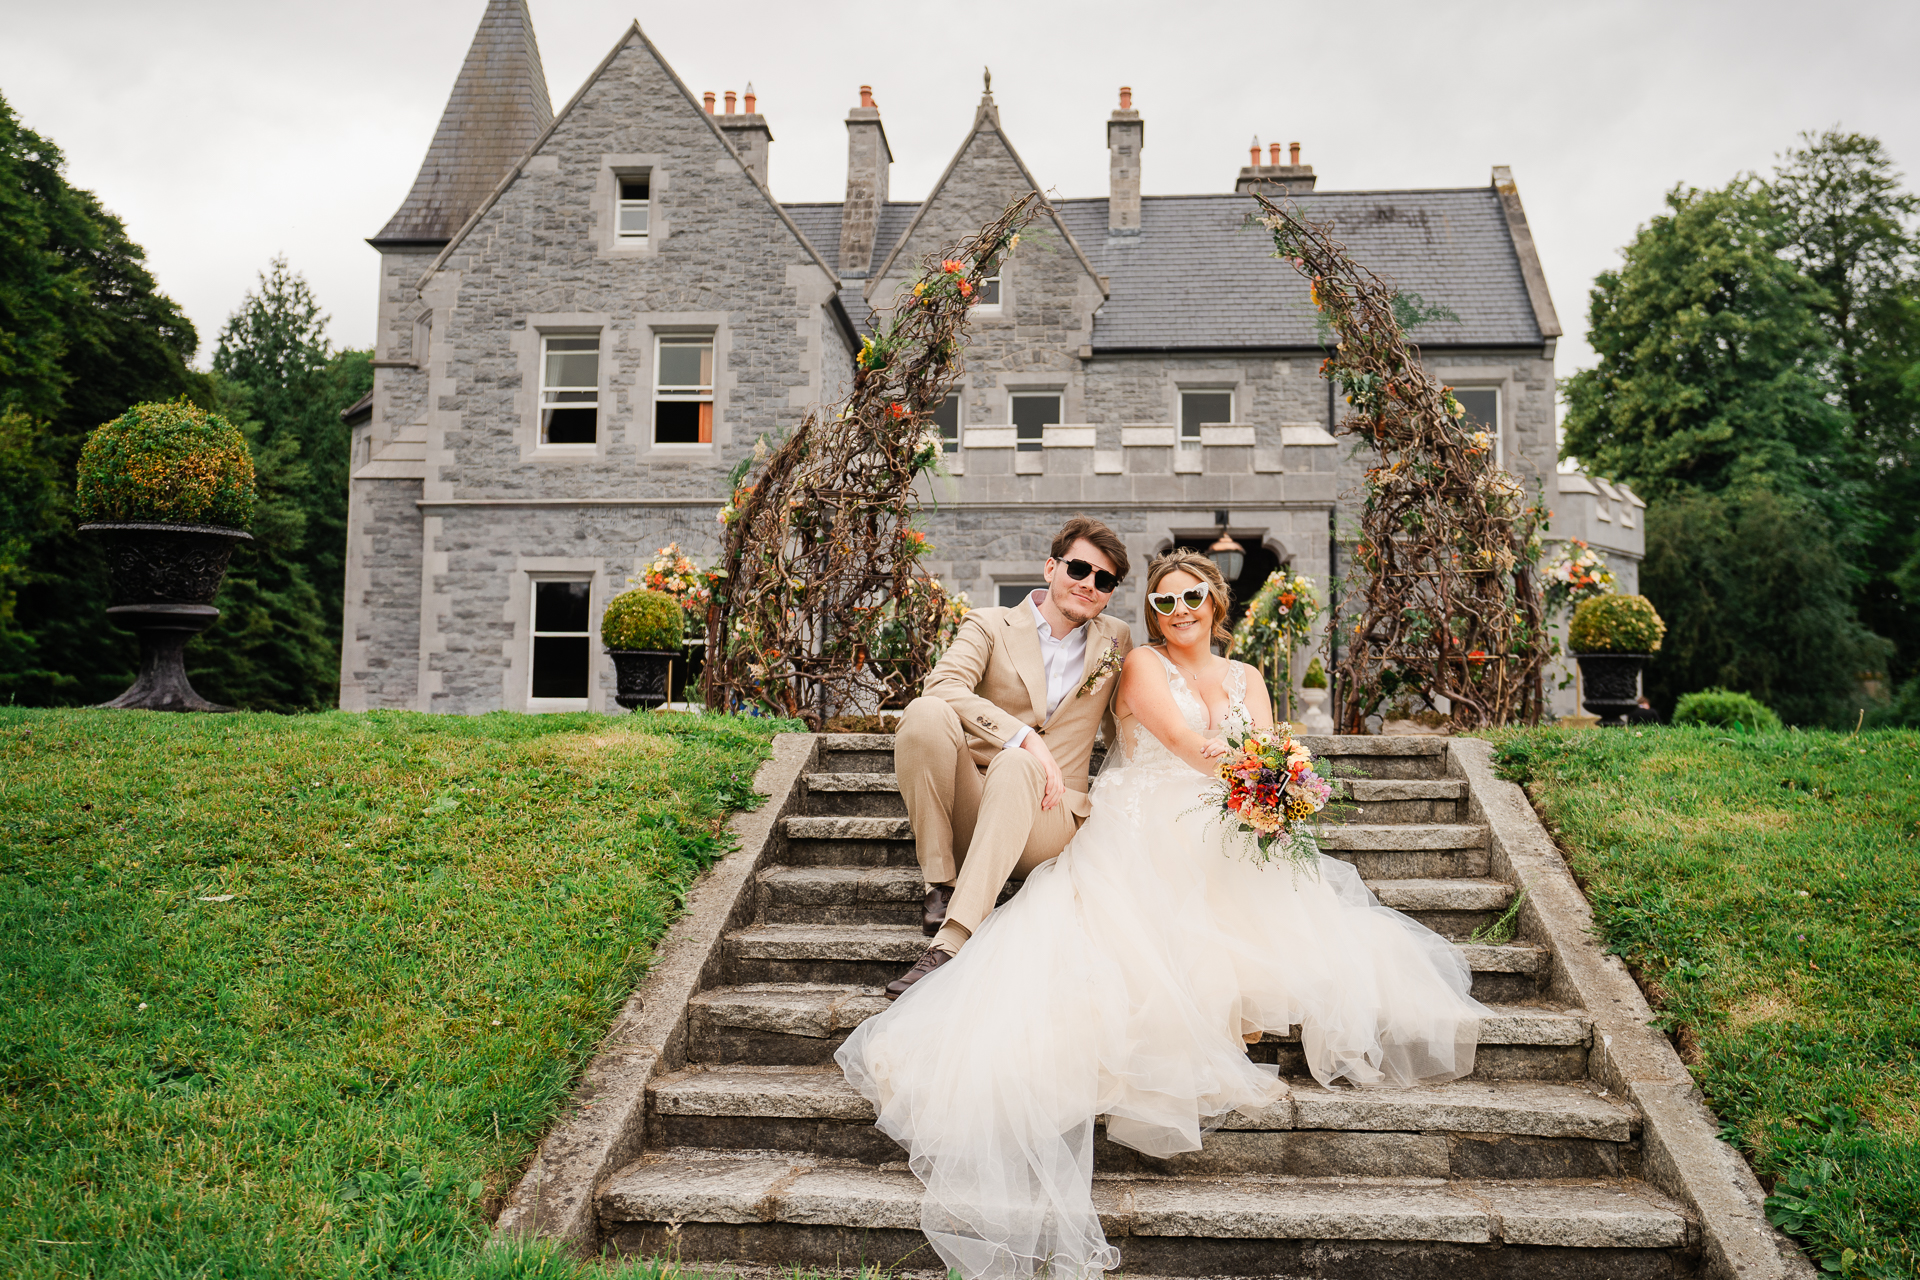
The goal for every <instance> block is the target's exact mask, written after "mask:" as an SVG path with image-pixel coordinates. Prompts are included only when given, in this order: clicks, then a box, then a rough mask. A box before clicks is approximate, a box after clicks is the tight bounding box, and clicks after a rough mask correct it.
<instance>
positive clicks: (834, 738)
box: [820, 733, 893, 773]
mask: <svg viewBox="0 0 1920 1280" xmlns="http://www.w3.org/2000/svg"><path fill="white" fill-rule="evenodd" d="M820 758H821V763H822V764H823V765H824V766H825V767H826V770H827V771H828V772H830V773H892V772H893V735H892V734H890V733H829V734H827V735H825V736H824V737H822V738H821V740H820Z"/></svg>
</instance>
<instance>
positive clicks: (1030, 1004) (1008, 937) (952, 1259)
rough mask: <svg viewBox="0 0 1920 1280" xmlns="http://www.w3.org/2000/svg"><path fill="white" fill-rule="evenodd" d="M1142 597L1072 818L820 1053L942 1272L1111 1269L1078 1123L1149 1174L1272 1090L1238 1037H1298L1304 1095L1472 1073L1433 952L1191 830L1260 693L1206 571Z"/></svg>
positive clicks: (1461, 970) (1358, 899)
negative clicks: (924, 969)
mask: <svg viewBox="0 0 1920 1280" xmlns="http://www.w3.org/2000/svg"><path fill="white" fill-rule="evenodd" d="M1147 592H1148V595H1147V600H1148V612H1147V615H1146V622H1147V632H1148V635H1149V636H1150V637H1151V640H1152V643H1151V644H1149V645H1145V646H1142V647H1140V648H1137V649H1135V650H1133V652H1132V653H1131V654H1129V655H1128V657H1127V659H1126V665H1125V667H1124V669H1123V671H1122V674H1121V679H1120V686H1119V692H1118V696H1117V700H1116V703H1115V708H1114V710H1115V715H1116V717H1117V721H1118V724H1119V727H1120V741H1119V743H1118V744H1117V747H1116V750H1115V753H1114V755H1113V756H1111V757H1110V758H1109V759H1108V761H1107V763H1106V766H1105V767H1104V768H1103V769H1102V770H1101V772H1100V775H1099V778H1098V780H1097V781H1096V782H1095V784H1094V787H1093V789H1092V793H1091V794H1092V800H1093V811H1092V814H1091V815H1090V816H1089V817H1088V819H1087V821H1086V823H1085V825H1084V826H1082V827H1081V829H1080V831H1079V833H1078V834H1077V835H1076V836H1075V837H1074V838H1073V840H1072V841H1071V843H1069V844H1068V845H1067V847H1066V849H1065V850H1064V851H1063V852H1062V853H1061V854H1060V856H1059V857H1058V858H1057V859H1055V860H1054V861H1052V862H1049V863H1046V864H1044V865H1042V866H1041V867H1039V868H1038V869H1036V870H1035V871H1034V872H1033V873H1032V874H1031V875H1029V876H1028V877H1027V880H1026V884H1025V886H1024V887H1023V888H1022V889H1021V890H1020V892H1019V893H1018V894H1017V895H1016V896H1015V897H1014V898H1013V899H1012V900H1011V901H1009V902H1008V903H1007V904H1006V905H1005V906H1003V907H1001V908H999V909H998V910H996V911H994V912H993V913H992V914H991V915H990V916H988V917H987V919H986V920H985V921H984V922H983V923H982V924H981V926H980V928H979V930H978V931H977V932H976V933H975V934H974V935H973V936H972V937H971V938H970V939H969V940H968V942H967V944H966V946H965V947H964V948H963V949H962V950H961V951H960V953H959V954H958V955H957V956H956V957H955V958H954V959H953V960H952V961H951V962H949V963H947V964H944V965H942V966H941V967H940V968H939V969H938V970H937V971H935V972H933V973H931V974H929V975H927V977H926V978H924V979H923V980H921V981H920V982H917V983H915V984H914V985H913V986H911V987H909V988H908V989H907V990H906V992H905V994H904V995H902V996H901V997H900V999H899V1000H898V1001H896V1002H895V1003H894V1004H893V1005H891V1006H890V1007H889V1008H888V1009H887V1010H886V1011H885V1012H884V1013H882V1014H880V1015H878V1016H876V1017H873V1018H870V1019H868V1020H867V1021H866V1022H864V1023H862V1024H861V1025H860V1027H859V1028H858V1029H857V1030H855V1031H854V1033H853V1035H852V1036H851V1037H849V1039H848V1040H847V1042H846V1044H845V1045H843V1046H842V1047H841V1049H840V1051H839V1053H838V1054H837V1055H836V1058H837V1061H838V1062H839V1064H840V1066H841V1069H842V1070H844V1071H845V1072H846V1076H847V1079H848V1080H849V1081H850V1082H851V1083H852V1084H853V1085H854V1087H855V1088H857V1089H859V1090H860V1092H861V1093H863V1094H864V1095H866V1097H867V1098H868V1099H870V1100H871V1101H872V1102H873V1103H874V1105H875V1107H876V1108H877V1109H878V1112H879V1119H878V1124H879V1127H880V1128H881V1129H883V1130H885V1131H886V1133H887V1134H889V1135H890V1136H891V1137H893V1138H894V1139H895V1140H896V1141H897V1142H899V1143H900V1144H901V1146H903V1147H905V1148H906V1149H907V1151H908V1153H909V1156H910V1162H911V1167H912V1169H913V1172H914V1173H915V1174H916V1175H918V1177H919V1178H920V1179H921V1181H922V1182H924V1183H925V1184H926V1188H927V1192H926V1196H925V1197H924V1199H923V1201H922V1206H921V1227H922V1229H923V1230H924V1231H925V1232H926V1235H927V1238H928V1239H929V1240H930V1241H931V1242H932V1243H933V1246H934V1248H935V1249H936V1250H937V1251H938V1252H939V1254H940V1256H941V1257H942V1258H943V1259H945V1261H946V1263H947V1265H948V1266H949V1267H950V1268H954V1269H957V1270H958V1271H959V1272H960V1273H961V1275H962V1276H964V1277H966V1280H976V1277H981V1276H994V1277H999V1276H1027V1275H1031V1274H1032V1273H1033V1272H1035V1271H1036V1270H1042V1269H1049V1268H1050V1269H1051V1270H1052V1271H1053V1272H1054V1274H1056V1275H1064V1276H1073V1277H1080V1276H1091V1275H1097V1274H1098V1273H1099V1272H1101V1271H1103V1270H1112V1269H1114V1268H1115V1267H1117V1266H1118V1265H1119V1254H1118V1252H1117V1251H1116V1250H1114V1249H1113V1248H1111V1247H1110V1246H1109V1245H1108V1244H1107V1242H1106V1238H1105V1236H1104V1235H1103V1234H1102V1233H1101V1230H1100V1221H1099V1217H1098V1215H1097V1214H1096V1212H1095V1210H1094V1206H1093V1198H1092V1185H1091V1184H1092V1175H1093V1146H1094V1129H1095V1117H1099V1116H1104V1117H1105V1118H1106V1119H1105V1125H1106V1134H1107V1137H1108V1138H1109V1139H1111V1140H1112V1141H1114V1142H1119V1143H1123V1144H1125V1145H1127V1146H1130V1147H1133V1148H1135V1149H1137V1150H1139V1151H1141V1152H1144V1153H1145V1154H1147V1155H1149V1156H1154V1157H1162V1158H1164V1157H1167V1156H1172V1155H1175V1154H1177V1153H1179V1152H1183V1151H1196V1150H1198V1149H1199V1148H1200V1143H1201V1135H1202V1133H1203V1132H1204V1131H1206V1130H1207V1129H1209V1128H1211V1127H1213V1126H1214V1125H1215V1124H1218V1123H1219V1122H1220V1121H1221V1120H1223V1119H1225V1118H1226V1116H1227V1115H1228V1113H1231V1112H1239V1113H1242V1114H1245V1115H1249V1116H1251V1115H1254V1114H1257V1113H1258V1112H1259V1111H1260V1110H1261V1109H1262V1108H1263V1107H1265V1106H1266V1105H1268V1104H1269V1103H1270V1102H1272V1101H1274V1100H1275V1099H1277V1098H1278V1097H1279V1096H1280V1095H1281V1093H1282V1092H1283V1086H1282V1085H1281V1084H1280V1082H1279V1080H1278V1079H1277V1077H1276V1074H1275V1071H1276V1069H1275V1068H1273V1067H1271V1066H1265V1067H1263V1066H1260V1065H1258V1064H1255V1063H1254V1062H1252V1061H1251V1060H1250V1059H1249V1058H1248V1057H1247V1053H1246V1048H1245V1046H1246V1045H1247V1044H1248V1043H1250V1042H1252V1041H1256V1040H1258V1039H1259V1038H1260V1036H1261V1034H1262V1033H1263V1032H1275V1033H1279V1034H1285V1033H1286V1032H1287V1030H1288V1029H1289V1028H1290V1027H1293V1026H1298V1027H1299V1028H1300V1043H1301V1047H1302V1048H1303V1049H1304V1051H1305V1054H1306V1060H1307V1067H1308V1070H1309V1071H1311V1072H1312V1073H1313V1077H1314V1079H1316V1080H1318V1081H1319V1082H1320V1083H1321V1084H1322V1085H1328V1084H1331V1083H1332V1082H1333V1081H1335V1080H1337V1079H1345V1080H1348V1081H1350V1082H1351V1083H1353V1084H1356V1085H1383V1086H1407V1085H1412V1084H1418V1083H1430V1082H1436V1081H1442V1080H1453V1079H1457V1078H1458V1077H1461V1076H1464V1075H1466V1074H1468V1073H1469V1072H1471V1071H1472V1070H1473V1057H1474V1046H1475V1043H1476V1041H1477V1039H1478V1035H1479V1024H1478V1019H1479V1018H1480V1016H1481V1015H1482V1014H1484V1013H1485V1008H1484V1006H1482V1005H1481V1004H1479V1003H1478V1002H1477V1001H1475V1000H1474V999H1473V998H1472V997H1471V996H1470V995H1468V986H1469V982H1470V978H1471V974H1470V973H1469V971H1468V968H1467V964H1466V962H1465V960H1464V959H1463V958H1462V957H1461V955H1460V953H1459V952H1458V951H1457V950H1455V949H1454V948H1453V947H1452V946H1451V945H1450V944H1448V943H1447V942H1446V941H1445V940H1444V939H1442V938H1441V937H1439V936H1438V935H1437V934H1434V933H1432V932H1431V931H1429V930H1427V929H1425V928H1423V927H1422V926H1421V925H1419V924H1417V923H1415V922H1414V921H1412V920H1410V919H1408V918H1407V917H1405V916H1403V915H1401V914H1399V913H1398V912H1396V911H1391V910H1389V909H1387V908H1385V907H1383V906H1381V905H1380V904H1379V903H1378V901H1377V900H1375V898H1374V896H1373V895H1372V893H1370V892H1369V891H1368V890H1367V888H1366V886H1365V885H1364V884H1362V883H1361V881H1360V877H1359V875H1358V874H1357V873H1356V872H1355V871H1354V869H1353V868H1352V867H1351V866H1349V865H1347V864H1346V863H1344V862H1340V861H1337V860H1335V859H1333V858H1328V857H1324V856H1323V857H1321V858H1320V859H1319V864H1318V868H1317V874H1315V873H1314V872H1313V871H1305V872H1302V871H1298V870H1296V869H1293V868H1290V867H1288V866H1286V865H1284V864H1275V865H1270V866H1265V867H1262V866H1260V865H1257V864H1255V863H1253V862H1251V861H1249V860H1247V859H1246V858H1245V857H1244V856H1243V855H1242V854H1241V853H1240V852H1239V851H1238V850H1239V849H1240V848H1241V846H1242V844H1243V841H1241V840H1239V839H1234V840H1229V839H1228V836H1229V832H1228V831H1227V829H1226V827H1225V825H1224V824H1223V823H1222V822H1220V821H1218V820H1214V819H1212V817H1211V814H1212V812H1213V806H1212V805H1211V804H1210V803H1209V802H1208V801H1207V800H1206V799H1205V798H1204V796H1203V793H1204V792H1206V790H1207V788H1208V783H1209V781H1210V779H1211V776H1212V773H1213V769H1214V767H1215V761H1216V760H1217V758H1218V757H1219V756H1220V755H1221V754H1222V753H1223V752H1224V751H1225V750H1226V745H1225V743H1224V742H1223V741H1222V740H1221V737H1220V736H1219V735H1220V733H1221V731H1223V730H1226V729H1230V728H1244V727H1248V726H1251V727H1266V726H1268V725H1271V724H1272V722H1273V713H1272V709H1271V707H1270V705H1269V702H1268V699H1267V693H1266V688H1265V685H1264V682H1263V681H1262V680H1260V678H1259V676H1258V673H1257V672H1255V671H1254V670H1253V669H1252V668H1251V667H1248V666H1247V665H1246V664H1244V663H1239V662H1232V661H1229V660H1228V659H1226V658H1221V657H1216V656H1215V655H1214V653H1213V652H1212V642H1213V641H1216V640H1218V641H1221V642H1223V643H1224V642H1226V641H1227V640H1228V639H1229V638H1230V637H1229V633H1228V631H1227V629H1226V626H1225V619H1226V612H1227V607H1228V602H1229V598H1228V593H1227V586H1226V583H1225V582H1224V581H1223V580H1222V578H1221V577H1220V573H1219V571H1218V570H1217V569H1215V568H1214V566H1213V563H1212V562H1211V561H1209V560H1208V559H1207V558H1206V557H1204V556H1201V555H1198V554H1196V553H1194V552H1190V551H1174V552H1172V553H1170V554H1168V555H1165V556H1162V557H1160V558H1159V559H1158V560H1156V561H1155V562H1154V564H1153V566H1152V567H1151V568H1150V569H1149V570H1148V574H1147Z"/></svg>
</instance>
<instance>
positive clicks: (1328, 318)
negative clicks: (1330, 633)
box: [1255, 195, 1552, 733]
mask: <svg viewBox="0 0 1920 1280" xmlns="http://www.w3.org/2000/svg"><path fill="white" fill-rule="evenodd" d="M1255 198H1256V199H1257V200H1259V202H1260V207H1261V210H1262V216H1261V219H1260V221H1261V223H1262V225H1264V226H1266V227H1267V228H1268V229H1269V230H1270V231H1271V232H1272V233H1273V244H1274V250H1275V256H1276V257H1279V258H1282V259H1285V260H1286V261H1288V262H1290V263H1292V265H1293V267H1294V269H1295V270H1297V271H1299V272H1300V274H1301V275H1303V276H1305V277H1307V278H1308V279H1309V280H1310V281H1311V282H1312V289H1311V294H1310V296H1311V297H1312V299H1313V304H1314V306H1315V307H1316V308H1318V310H1319V312H1320V314H1321V316H1322V317H1323V318H1324V320H1325V322H1326V323H1327V324H1328V325H1329V326H1330V327H1331V329H1332V332H1333V335H1334V336H1335V338H1336V340H1337V345H1336V346H1335V348H1334V351H1333V354H1332V355H1331V356H1329V357H1328V358H1327V360H1326V362H1325V363H1324V364H1323V365H1322V366H1321V373H1322V375H1323V376H1326V377H1331V378H1333V379H1335V380H1337V381H1338V383H1339V386H1340V389H1341V391H1342V392H1343V393H1344V394H1345V395H1346V397H1347V402H1348V403H1349V404H1351V405H1352V406H1353V412H1352V413H1350V414H1349V415H1348V416H1347V417H1346V418H1345V419H1344V420H1343V421H1342V422H1341V423H1340V424H1339V428H1338V429H1339V431H1340V432H1341V433H1342V434H1347V435H1357V436H1360V437H1361V438H1363V439H1365V440H1366V441H1368V442H1369V443H1370V444H1372V446H1373V448H1374V451H1375V453H1376V454H1377V458H1378V460H1377V463H1376V465H1374V466H1372V467H1369V468H1368V469H1367V472H1366V480H1365V493H1364V495H1363V496H1364V503H1363V506H1362V513H1361V518H1360V535H1361V536H1360V542H1359V545H1358V547H1357V548H1356V555H1355V567H1354V571H1353V574H1352V576H1351V577H1350V578H1349V585H1350V587H1351V590H1352V594H1351V595H1350V596H1349V599H1351V600H1353V601H1355V603H1356V604H1357V605H1358V608H1351V607H1343V612H1344V613H1346V614H1347V617H1350V618H1352V619H1353V622H1352V634H1351V637H1350V641H1351V643H1350V645H1349V647H1348V649H1347V653H1346V657H1345V658H1343V659H1342V660H1341V662H1340V664H1339V672H1340V677H1341V679H1340V703H1339V714H1338V723H1339V727H1340V730H1341V732H1343V733H1361V732H1364V731H1365V723H1366V719H1367V717H1368V715H1370V714H1371V713H1372V712H1373V711H1374V710H1375V708H1376V707H1377V706H1378V704H1379V703H1380V701H1381V700H1382V699H1383V698H1388V697H1392V696H1395V695H1397V694H1398V693H1400V692H1401V691H1403V690H1411V691H1416V692H1418V693H1420V694H1421V695H1423V696H1424V697H1426V698H1427V699H1428V700H1429V701H1436V700H1438V699H1441V698H1444V699H1446V701H1447V703H1448V715H1449V718H1450V719H1451V721H1452V723H1453V726H1454V727H1455V728H1456V729H1474V728H1480V727H1482V726H1486V725H1499V724H1511V723H1514V722H1516V721H1524V722H1526V723H1528V724H1531V723H1534V722H1536V721H1537V720H1538V719H1539V718H1540V712H1541V706H1542V697H1543V694H1542V687H1541V667H1542V664H1543V663H1544V662H1545V661H1546V659H1547V657H1548V656H1549V652H1550V649H1551V645H1552V641H1551V638H1550V637H1549V635H1548V633H1547V629H1546V620H1545V616H1544V613H1543V611H1542V608H1541V603H1540V590H1539V587H1538V585H1537V584H1536V583H1535V581H1534V572H1533V570H1534V565H1535V564H1536V563H1537V562H1538V561H1539V558H1540V552H1541V541H1540V535H1541V532H1542V531H1543V529H1544V528H1545V520H1546V511H1545V509H1544V508H1543V507H1542V506H1541V505H1540V503H1539V502H1538V501H1537V500H1536V501H1529V500H1528V496H1527V493H1526V489H1525V487H1524V486H1523V485H1522V484H1521V483H1520V481H1519V480H1518V479H1516V478H1515V477H1514V476H1512V475H1511V474H1509V473H1508V472H1506V471H1505V470H1502V469H1501V468H1499V467H1497V466H1495V465H1494V461H1493V441H1492V440H1491V439H1490V438H1489V437H1488V435H1487V433H1486V432H1484V431H1475V430H1472V429H1470V427H1469V426H1468V425H1467V424H1466V423H1465V422H1463V420H1462V414H1463V409H1462V407H1461V404H1460V402H1459V401H1458V400H1456V399H1455V398H1454V396H1453V392H1452V388H1450V387H1446V386H1442V385H1441V384H1440V382H1439V381H1438V380H1437V379H1435V378H1434V377H1433V376H1432V375H1431V374H1429V373H1428V372H1427V371H1426V370H1425V369H1424V368H1423V367H1422V366H1421V364H1420V356H1419V351H1418V349H1417V348H1415V347H1414V346H1413V345H1412V343H1411V342H1409V341H1408V339H1407V335H1406V331H1405V329H1404V328H1403V326H1402V325H1401V323H1400V318H1399V316H1398V315H1396V311H1395V306H1394V299H1395V297H1396V295H1397V294H1398V290H1396V289H1395V288H1393V286H1391V285H1390V284H1388V283H1387V282H1385V281H1383V280H1381V279H1380V278H1379V277H1377V276H1375V275H1374V274H1373V273H1372V272H1370V271H1368V270H1366V269H1365V268H1364V267H1361V266H1359V265H1358V264H1356V263H1355V262H1354V261H1353V260H1352V259H1351V258H1349V257H1348V256H1347V251H1346V247H1345V246H1344V245H1342V244H1340V243H1339V242H1338V241H1336V240H1335V239H1334V238H1333V236H1332V234H1331V232H1330V229H1329V228H1327V227H1325V226H1321V225H1317V224H1315V223H1312V222H1308V221H1306V220H1305V219H1303V218H1301V217H1298V216H1297V215H1296V214H1294V213H1293V212H1290V211H1288V210H1286V209H1283V208H1281V207H1280V206H1278V205H1276V204H1274V203H1273V202H1272V201H1270V200H1268V199H1266V198H1265V197H1264V196H1259V195H1256V196H1255ZM1336 625H1342V626H1344V625H1346V619H1345V618H1343V619H1341V620H1340V621H1339V622H1338V623H1336Z"/></svg>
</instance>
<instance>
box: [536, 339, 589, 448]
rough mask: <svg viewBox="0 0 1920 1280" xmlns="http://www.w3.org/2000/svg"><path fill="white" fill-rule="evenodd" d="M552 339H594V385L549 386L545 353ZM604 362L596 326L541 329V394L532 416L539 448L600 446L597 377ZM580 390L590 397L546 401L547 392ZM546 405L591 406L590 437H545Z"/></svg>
mask: <svg viewBox="0 0 1920 1280" xmlns="http://www.w3.org/2000/svg"><path fill="white" fill-rule="evenodd" d="M555 342H591V343H593V382H594V385H592V386H591V387H576V386H551V385H549V384H548V382H547V357H548V355H549V354H550V353H551V352H552V350H553V344H554V343H555ZM575 350H576V351H583V350H585V348H584V347H579V348H575ZM605 366H606V350H605V344H604V343H603V342H602V341H601V338H600V331H599V330H597V329H596V330H592V331H581V330H577V329H576V330H572V331H568V330H564V329H558V330H553V331H551V332H546V331H543V332H542V333H541V334H540V398H539V401H538V403H537V404H536V405H535V406H534V409H535V413H536V414H537V415H538V416H537V417H536V418H535V419H534V429H535V431H536V432H537V433H538V434H537V436H536V437H535V439H536V443H537V445H538V447H539V448H542V449H590V450H592V449H598V448H599V447H600V438H601V426H602V423H601V418H600V379H601V375H602V373H603V372H604V371H605ZM581 392H588V393H590V394H591V395H592V397H593V398H592V399H591V400H554V401H549V400H548V399H547V397H548V396H549V395H561V394H567V395H578V394H579V393H581ZM548 409H591V410H593V439H591V440H569V441H563V442H561V443H558V444H555V443H552V442H550V441H549V440H548V439H547V410H548Z"/></svg>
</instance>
